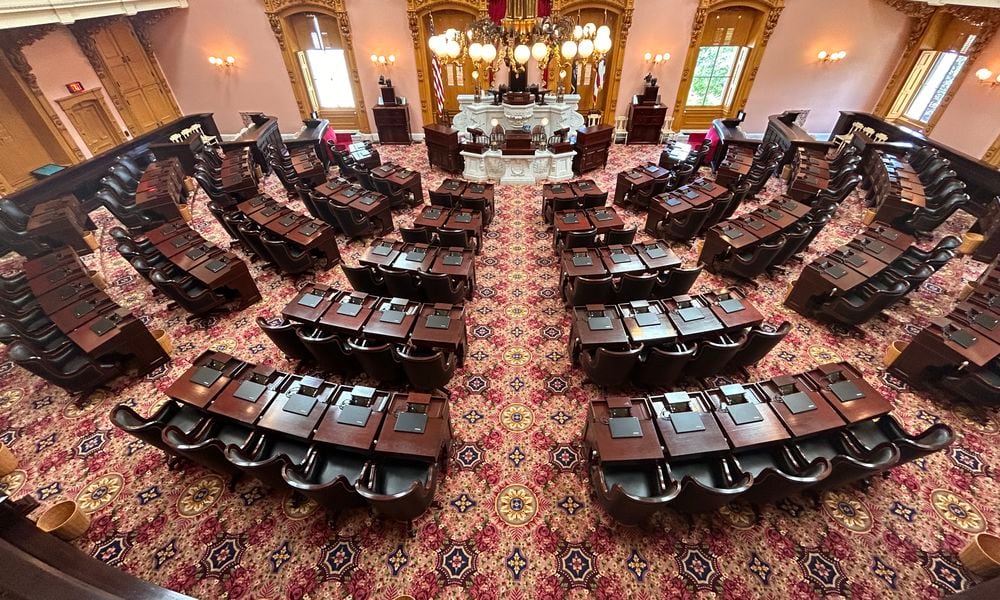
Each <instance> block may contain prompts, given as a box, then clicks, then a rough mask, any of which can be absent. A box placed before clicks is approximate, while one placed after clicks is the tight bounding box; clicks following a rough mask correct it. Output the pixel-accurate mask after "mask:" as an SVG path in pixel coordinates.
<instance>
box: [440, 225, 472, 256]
mask: <svg viewBox="0 0 1000 600" xmlns="http://www.w3.org/2000/svg"><path fill="white" fill-rule="evenodd" d="M437 238H438V245H439V246H442V247H444V248H465V249H466V250H472V251H474V252H475V253H476V254H479V251H480V248H479V243H478V241H477V240H476V238H475V237H474V236H473V235H472V232H471V231H468V230H465V229H445V228H444V227H441V228H439V229H438V230H437Z"/></svg>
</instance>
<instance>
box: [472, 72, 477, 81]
mask: <svg viewBox="0 0 1000 600" xmlns="http://www.w3.org/2000/svg"><path fill="white" fill-rule="evenodd" d="M478 79H479V71H473V72H472V80H473V81H476V80H478Z"/></svg>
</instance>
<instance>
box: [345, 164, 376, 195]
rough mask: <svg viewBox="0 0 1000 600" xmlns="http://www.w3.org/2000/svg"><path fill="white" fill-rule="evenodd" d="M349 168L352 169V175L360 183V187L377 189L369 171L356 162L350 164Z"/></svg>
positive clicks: (371, 189) (374, 190)
mask: <svg viewBox="0 0 1000 600" xmlns="http://www.w3.org/2000/svg"><path fill="white" fill-rule="evenodd" d="M351 169H352V170H353V171H354V176H355V177H356V178H357V180H358V183H360V184H361V187H363V188H365V189H366V190H370V191H373V192H377V191H378V190H377V189H375V183H374V180H373V178H372V172H371V171H369V170H368V169H366V168H364V167H362V166H361V165H358V164H355V165H352V166H351Z"/></svg>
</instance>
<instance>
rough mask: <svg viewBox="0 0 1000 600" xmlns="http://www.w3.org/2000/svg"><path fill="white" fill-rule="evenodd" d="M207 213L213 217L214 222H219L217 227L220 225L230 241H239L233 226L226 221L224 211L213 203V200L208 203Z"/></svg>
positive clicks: (217, 204)
mask: <svg viewBox="0 0 1000 600" xmlns="http://www.w3.org/2000/svg"><path fill="white" fill-rule="evenodd" d="M208 212H210V213H212V216H213V217H215V220H216V221H218V222H219V225H222V228H223V229H225V230H226V233H228V234H229V237H230V238H231V239H233V240H236V241H239V239H240V234H239V233H238V232H237V231H236V228H235V227H233V225H232V224H231V223H230V222H229V221H228V220H226V217H225V213H226V211H225V210H223V208H222V207H221V206H220V205H219V203H218V202H215V201H214V200H213V201H211V202H209V203H208Z"/></svg>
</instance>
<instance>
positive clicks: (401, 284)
mask: <svg viewBox="0 0 1000 600" xmlns="http://www.w3.org/2000/svg"><path fill="white" fill-rule="evenodd" d="M378 272H379V275H381V276H382V281H384V282H385V287H386V289H387V290H388V292H389V295H390V296H393V297H396V298H409V299H410V300H423V299H424V290H423V288H422V287H420V280H419V279H417V275H416V273H414V272H411V271H404V270H402V269H393V268H390V267H385V266H382V265H379V267H378Z"/></svg>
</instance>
